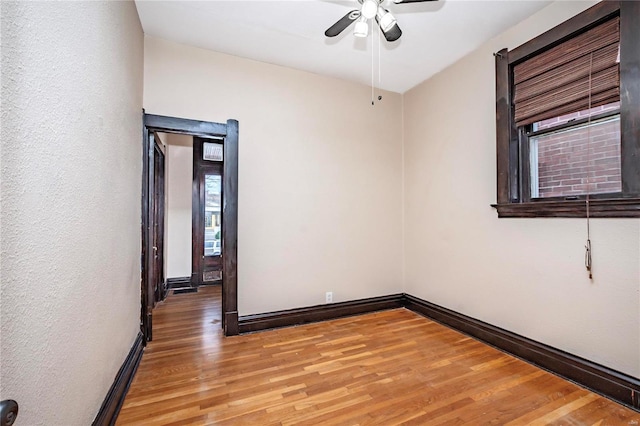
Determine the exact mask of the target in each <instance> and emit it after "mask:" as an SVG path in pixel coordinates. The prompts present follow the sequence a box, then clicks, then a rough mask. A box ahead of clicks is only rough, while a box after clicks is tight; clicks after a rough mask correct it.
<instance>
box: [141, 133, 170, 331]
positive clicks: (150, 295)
mask: <svg viewBox="0 0 640 426" xmlns="http://www.w3.org/2000/svg"><path fill="white" fill-rule="evenodd" d="M158 141H159V139H158V137H157V136H156V135H155V134H154V133H153V132H150V131H148V130H147V128H146V127H145V129H144V144H143V147H144V148H143V149H144V161H143V184H142V261H143V266H142V294H141V299H142V321H141V322H142V324H141V329H142V333H143V334H144V337H145V339H146V340H147V341H151V340H152V338H153V333H152V328H153V308H154V307H155V304H156V302H157V301H158V300H160V299H161V298H162V297H164V294H163V292H164V244H163V242H164V191H165V189H164V161H165V160H164V150H163V148H162V145H161V144H159V143H158Z"/></svg>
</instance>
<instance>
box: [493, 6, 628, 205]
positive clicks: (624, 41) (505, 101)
mask: <svg viewBox="0 0 640 426" xmlns="http://www.w3.org/2000/svg"><path fill="white" fill-rule="evenodd" d="M614 16H620V51H621V54H620V93H621V94H620V139H621V141H620V144H621V152H622V155H621V157H622V158H621V167H622V193H621V194H607V196H605V197H602V196H598V197H591V200H590V202H589V205H590V208H589V213H590V216H592V217H640V2H637V1H609V0H604V1H602V2H600V3H598V4H597V5H595V6H593V7H591V8H589V9H587V10H586V11H584V12H582V13H580V14H578V15H576V16H574V17H573V18H571V19H569V20H568V21H566V22H564V23H562V24H560V25H558V26H556V27H555V28H552V29H551V30H549V31H547V32H546V33H544V34H541V35H540V36H538V37H536V38H534V39H532V40H531V41H529V42H527V43H525V44H523V45H521V46H519V47H517V48H515V49H513V50H511V51H508V50H507V49H502V50H500V51H499V52H498V53H497V54H496V55H495V56H496V58H495V64H496V126H497V128H496V132H497V134H496V154H497V169H498V170H497V204H493V205H492V207H495V208H496V209H497V211H498V217H586V202H585V200H584V197H578V199H544V200H535V201H524V200H526V199H527V198H528V197H526V196H523V192H524V188H528V186H527V185H528V182H527V180H528V176H525V175H526V173H522V170H523V167H522V165H521V164H520V161H521V160H520V159H521V158H522V154H523V153H521V152H520V146H524V144H523V145H521V144H520V143H519V140H520V138H521V137H522V135H521V134H520V133H521V131H520V130H518V129H517V128H516V126H515V121H514V119H513V102H512V99H513V93H512V87H513V66H514V65H516V64H518V63H521V62H522V61H524V60H526V59H529V58H531V57H532V56H535V55H536V54H538V53H540V52H542V51H544V50H547V49H549V48H551V47H554V46H556V45H558V44H559V43H562V42H563V41H565V40H566V39H568V38H571V37H573V36H575V35H576V34H579V33H581V32H583V31H586V30H587V29H590V28H592V27H594V26H596V25H598V24H600V23H602V22H604V21H606V20H608V19H611V18H612V17H614ZM525 154H526V153H525ZM524 195H526V194H524Z"/></svg>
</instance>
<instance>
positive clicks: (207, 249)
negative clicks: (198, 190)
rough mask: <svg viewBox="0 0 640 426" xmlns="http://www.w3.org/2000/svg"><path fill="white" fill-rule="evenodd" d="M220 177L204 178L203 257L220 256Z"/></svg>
mask: <svg viewBox="0 0 640 426" xmlns="http://www.w3.org/2000/svg"><path fill="white" fill-rule="evenodd" d="M221 206H222V176H220V175H205V177H204V255H205V256H220V255H221V254H222V221H221V219H222V216H221V214H222V208H221Z"/></svg>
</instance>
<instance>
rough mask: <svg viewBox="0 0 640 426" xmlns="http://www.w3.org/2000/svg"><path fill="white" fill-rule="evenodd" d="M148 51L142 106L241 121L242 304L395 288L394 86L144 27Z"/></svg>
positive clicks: (259, 308) (398, 154)
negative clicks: (379, 89)
mask: <svg viewBox="0 0 640 426" xmlns="http://www.w3.org/2000/svg"><path fill="white" fill-rule="evenodd" d="M144 54H145V76H144V84H145V88H144V107H145V109H146V111H147V112H149V113H153V114H163V115H172V116H177V117H185V118H193V119H200V120H207V121H217V122H226V120H227V119H230V118H234V119H237V120H239V123H240V163H239V205H238V208H239V217H238V227H239V229H238V305H239V312H240V314H241V315H244V314H251V313H257V312H268V311H274V310H278V309H288V308H296V307H300V306H309V305H316V304H319V303H324V294H325V291H327V290H331V291H333V292H334V300H335V301H336V302H337V301H343V300H351V299H358V298H364V297H371V296H380V295H384V294H390V293H396V292H399V291H400V290H401V265H402V260H401V259H402V258H401V237H402V230H401V204H402V202H401V200H402V198H401V194H402V191H401V178H402V172H401V170H402V136H401V135H402V127H401V126H402V120H401V114H402V105H401V97H400V95H398V94H393V93H384V94H383V95H384V99H383V101H382V102H379V103H378V104H377V105H376V106H375V107H374V106H372V105H371V101H370V99H371V98H370V93H371V88H369V87H366V86H362V85H358V84H353V83H347V82H344V81H340V80H336V79H332V78H327V77H321V76H318V75H315V74H310V73H306V72H301V71H295V70H292V69H288V68H283V67H278V66H274V65H269V64H264V63H260V62H255V61H250V60H246V59H241V58H237V57H233V56H229V55H224V54H220V53H215V52H211V51H206V50H203V49H197V48H193V47H187V46H183V45H179V44H174V43H169V42H166V41H163V40H160V39H155V38H150V37H146V38H145V53H144ZM362 72H368V70H362Z"/></svg>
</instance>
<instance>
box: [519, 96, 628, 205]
mask: <svg viewBox="0 0 640 426" xmlns="http://www.w3.org/2000/svg"><path fill="white" fill-rule="evenodd" d="M616 109H619V103H615V104H610V105H604V106H601V107H597V108H593V109H592V110H591V114H592V115H595V114H601V113H604V112H608V111H613V110H616ZM588 115H589V111H588V110H587V111H581V112H576V113H572V114H567V115H564V116H561V117H555V118H552V119H549V120H544V121H540V122H538V123H534V125H533V130H534V131H539V130H546V129H552V128H553V127H556V126H558V125H560V124H565V123H567V122H569V121H571V120H574V119H581V118H585V117H587V116H588ZM529 141H530V149H531V157H530V158H531V168H530V169H531V196H532V198H536V197H537V198H545V197H560V196H576V195H585V194H586V193H587V192H589V193H590V194H602V193H615V192H620V191H622V183H621V182H622V179H621V173H620V120H619V116H617V115H616V116H612V117H609V118H607V119H603V120H598V121H593V122H592V123H591V126H590V127H588V126H587V124H582V125H580V126H576V127H574V128H569V129H564V130H559V131H558V132H551V133H545V134H542V135H538V136H532V137H531V138H530V139H529ZM536 152H537V155H536Z"/></svg>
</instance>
